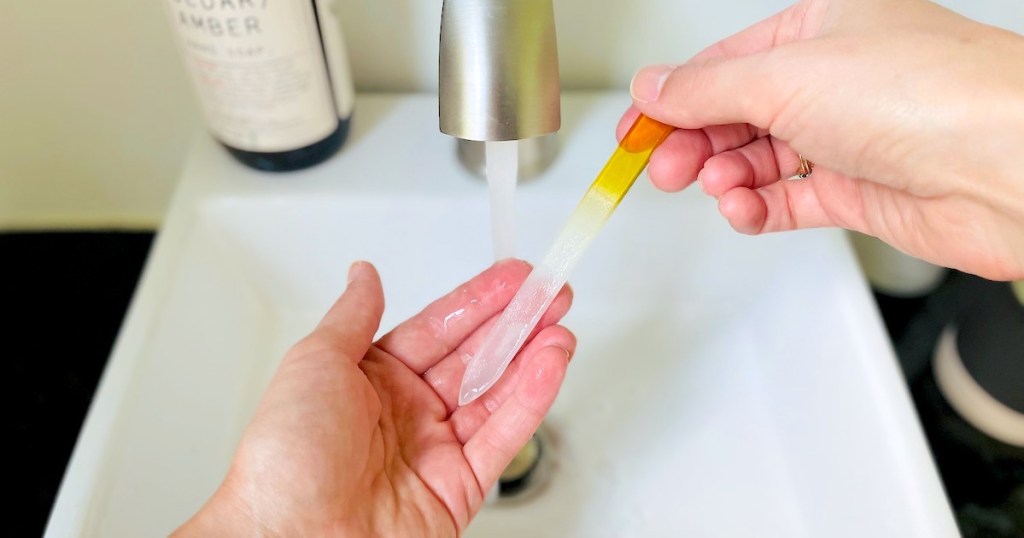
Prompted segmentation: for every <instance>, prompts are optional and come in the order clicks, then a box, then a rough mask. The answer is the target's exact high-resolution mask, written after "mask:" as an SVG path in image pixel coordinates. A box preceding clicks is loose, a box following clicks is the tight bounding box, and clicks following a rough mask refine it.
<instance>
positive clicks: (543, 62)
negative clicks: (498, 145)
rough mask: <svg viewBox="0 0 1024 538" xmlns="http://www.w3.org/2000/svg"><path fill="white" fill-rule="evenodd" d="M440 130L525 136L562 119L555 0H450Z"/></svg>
mask: <svg viewBox="0 0 1024 538" xmlns="http://www.w3.org/2000/svg"><path fill="white" fill-rule="evenodd" d="M440 51H441V54H440V73H439V87H438V90H439V91H438V93H439V101H440V103H439V104H440V124H441V131H442V132H444V133H446V134H449V135H452V136H454V137H457V138H461V139H464V140H476V141H500V140H523V139H527V138H532V137H538V136H543V135H548V134H552V133H554V132H556V131H558V129H559V127H560V126H561V107H560V95H559V90H560V87H559V79H558V47H557V44H556V39H555V16H554V6H553V5H552V0H444V4H443V7H442V9H441V48H440Z"/></svg>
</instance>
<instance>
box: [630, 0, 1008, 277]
mask: <svg viewBox="0 0 1024 538" xmlns="http://www.w3.org/2000/svg"><path fill="white" fill-rule="evenodd" d="M632 91H633V96H634V107H635V108H633V109H631V110H630V112H628V113H627V114H626V116H625V117H624V118H623V121H622V123H621V124H620V129H619V134H620V136H621V135H622V134H623V132H624V129H625V128H626V127H628V125H629V124H631V123H632V121H633V119H634V118H635V115H636V114H637V113H638V112H637V110H639V111H642V112H643V113H645V114H647V115H649V116H651V117H652V118H654V119H657V120H661V121H662V122H665V123H669V124H671V125H675V126H677V127H680V128H682V129H680V130H678V131H676V132H675V133H673V134H672V135H671V136H670V137H669V138H668V139H667V140H666V141H665V143H664V144H663V145H662V146H661V147H660V148H659V149H658V150H657V151H656V152H655V153H654V155H653V156H652V159H651V164H650V168H649V170H650V177H651V179H652V181H653V182H654V183H655V185H657V186H658V187H659V188H661V189H664V190H667V191H677V190H680V189H683V188H684V187H686V186H687V185H689V184H690V183H692V182H693V181H694V180H695V179H696V180H698V181H699V182H700V184H701V186H702V188H703V189H704V191H706V192H707V193H708V194H711V195H713V196H715V197H717V198H718V201H719V209H720V211H721V213H722V214H723V215H724V216H725V217H726V218H727V219H728V220H729V222H730V223H731V224H732V226H733V227H734V228H735V229H736V230H738V231H740V232H744V233H751V234H757V233H761V232H773V231H780V230H792V229H796V228H809V227H818V226H841V227H844V228H848V229H852V230H857V231H860V232H863V233H866V234H870V235H874V236H876V237H879V238H881V239H882V240H884V241H886V242H888V243H889V244H891V245H893V246H895V247H897V248H899V249H901V250H903V251H905V252H907V253H910V254H912V255H914V256H917V257H920V258H923V259H925V260H928V261H930V262H933V263H936V264H939V265H944V266H949V267H954V268H957V269H960V270H963V271H967V272H971V273H975V274H978V275H981V276H984V277H987V278H992V279H1018V278H1024V171H1022V170H1024V168H1022V164H1024V163H1022V161H1021V158H1020V157H1021V156H1022V155H1024V38H1022V37H1021V36H1019V35H1016V34H1014V33H1012V32H1008V31H1004V30H999V29H996V28H993V27H989V26H985V25H982V24H979V23H975V22H973V21H970V20H969V19H966V18H964V17H961V16H959V15H957V14H955V13H953V12H951V11H948V10H946V9H944V8H942V7H940V6H938V5H935V4H933V3H931V2H928V1H926V0H804V1H802V2H800V3H798V4H796V5H794V6H792V7H790V8H789V9H787V10H785V11H783V12H782V13H779V14H778V15H776V16H774V17H772V18H770V19H768V20H765V21H763V22H761V23H759V24H757V25H755V26H753V27H751V28H748V29H746V30H744V31H742V32H740V33H739V34H737V35H735V36H732V37H730V38H728V39H726V40H724V41H721V42H719V43H716V44H715V45H713V46H711V47H710V48H708V49H707V50H705V51H703V52H702V53H700V54H699V55H697V56H696V57H695V58H693V59H692V60H690V61H689V62H687V63H686V64H684V65H681V66H678V67H671V66H655V67H649V68H646V69H644V70H642V71H640V72H639V73H638V74H637V76H636V77H635V78H634V80H633V86H632ZM798 154H802V155H803V156H804V157H805V158H807V159H808V160H810V161H812V162H813V163H815V165H816V167H815V169H814V172H813V174H812V175H811V176H810V178H808V179H806V180H795V181H782V179H783V178H788V177H790V176H793V175H794V174H795V173H796V170H797V166H798V162H799V159H798Z"/></svg>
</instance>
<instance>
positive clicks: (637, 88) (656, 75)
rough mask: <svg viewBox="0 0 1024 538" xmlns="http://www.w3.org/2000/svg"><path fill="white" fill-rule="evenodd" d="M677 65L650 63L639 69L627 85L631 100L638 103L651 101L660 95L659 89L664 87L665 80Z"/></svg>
mask: <svg viewBox="0 0 1024 538" xmlns="http://www.w3.org/2000/svg"><path fill="white" fill-rule="evenodd" d="M677 67H679V66H677V65H652V66H650V67H645V68H643V69H641V70H640V71H639V72H638V73H637V74H636V75H635V76H633V82H631V83H630V85H629V93H630V95H632V96H633V100H634V101H636V102H638V103H652V102H654V101H657V100H658V97H660V96H661V89H662V88H663V87H665V81H666V80H668V77H669V75H671V74H672V72H673V71H675V70H676V68H677Z"/></svg>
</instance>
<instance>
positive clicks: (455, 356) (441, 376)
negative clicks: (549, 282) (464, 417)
mask: <svg viewBox="0 0 1024 538" xmlns="http://www.w3.org/2000/svg"><path fill="white" fill-rule="evenodd" d="M571 305H572V288H570V287H569V286H568V285H566V286H565V287H563V288H562V289H561V290H560V291H559V292H558V295H557V296H556V297H555V299H554V301H552V302H551V306H550V307H548V310H547V311H546V312H545V313H544V315H543V316H541V319H540V322H539V323H538V324H537V327H536V328H534V330H533V333H532V334H531V336H530V338H529V339H527V344H526V346H524V349H526V348H528V347H529V346H530V345H531V342H532V340H533V339H536V338H538V337H539V335H541V334H544V331H545V329H546V328H547V327H549V326H551V325H554V324H555V323H558V322H559V320H561V319H562V317H564V316H565V314H566V313H568V312H569V307H570V306H571ZM499 315H500V314H495V315H494V316H493V317H492V318H491V319H490V320H488V321H487V322H486V323H484V324H483V325H481V326H480V328H479V329H477V330H476V331H475V332H474V333H473V334H472V335H470V336H469V337H468V338H467V339H466V340H465V341H464V342H463V343H462V344H460V345H459V346H458V348H456V349H455V350H454V351H452V352H451V353H450V354H448V356H446V357H445V358H443V359H441V360H440V361H439V362H438V363H437V364H436V365H435V366H434V367H432V368H431V369H430V370H428V371H427V372H426V373H425V374H423V378H424V379H425V380H426V381H427V383H428V384H429V385H430V386H431V387H433V389H434V392H436V393H437V395H438V396H439V397H440V398H441V400H443V401H444V404H445V407H446V408H447V410H448V413H451V412H452V411H454V410H455V409H456V408H457V407H458V404H459V387H460V386H461V385H462V376H463V374H465V372H466V364H467V361H469V360H470V358H472V357H473V356H474V355H476V352H477V350H479V349H480V345H481V344H482V343H483V340H484V338H486V337H487V335H488V334H489V333H490V331H491V328H493V327H494V324H495V323H496V322H497V320H498V316H499ZM573 342H575V340H574V341H573ZM542 343H543V342H542ZM545 345H546V344H545ZM552 345H554V344H552ZM520 354H522V352H520ZM518 367H519V361H518V360H513V361H512V363H511V364H509V367H508V370H506V372H505V374H503V377H502V380H504V378H505V377H509V376H511V375H513V372H512V370H514V369H516V368H518ZM499 384H500V382H499ZM494 390H495V389H494V388H492V389H491V390H490V391H488V394H490V393H491V392H493V391H494Z"/></svg>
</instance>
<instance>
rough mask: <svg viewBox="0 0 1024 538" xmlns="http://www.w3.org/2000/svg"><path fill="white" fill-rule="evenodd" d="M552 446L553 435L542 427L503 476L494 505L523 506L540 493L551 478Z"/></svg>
mask: <svg viewBox="0 0 1024 538" xmlns="http://www.w3.org/2000/svg"><path fill="white" fill-rule="evenodd" d="M553 445H554V443H552V438H551V434H550V433H549V432H548V430H547V428H546V427H545V426H543V425H542V426H541V428H540V429H539V430H537V433H536V434H534V436H533V437H532V438H531V439H530V442H528V443H527V444H526V446H524V447H523V449H522V450H520V451H519V453H518V454H516V457H515V458H513V459H512V463H510V464H509V465H508V467H506V468H505V471H504V472H503V473H501V477H500V478H499V479H498V486H497V496H496V497H497V498H496V499H495V500H494V501H493V504H504V503H510V502H522V501H524V500H527V499H530V498H533V497H534V496H535V495H536V494H538V493H540V492H541V491H542V490H543V489H544V486H545V485H546V484H547V482H548V480H549V479H550V478H551V472H552V470H553V462H554V457H553V453H554V446H553Z"/></svg>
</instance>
